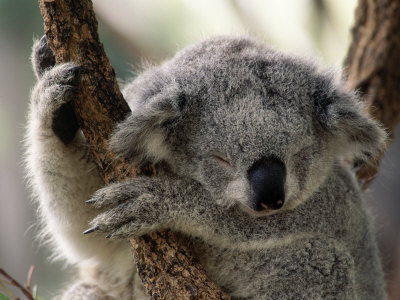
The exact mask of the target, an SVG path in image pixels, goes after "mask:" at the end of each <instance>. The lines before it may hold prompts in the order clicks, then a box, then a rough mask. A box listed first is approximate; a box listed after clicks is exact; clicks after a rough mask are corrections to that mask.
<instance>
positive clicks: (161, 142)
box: [110, 88, 186, 164]
mask: <svg viewBox="0 0 400 300" xmlns="http://www.w3.org/2000/svg"><path fill="white" fill-rule="evenodd" d="M185 101H186V100H185V96H184V95H183V94H179V93H178V92H176V91H174V90H172V88H171V89H169V90H168V89H167V90H164V91H163V92H160V93H159V94H156V95H153V96H152V97H151V98H149V99H146V100H145V101H144V102H142V104H139V105H136V106H135V107H134V110H133V111H132V112H131V114H130V115H128V117H127V118H126V119H125V120H124V121H123V122H121V123H119V124H118V125H117V127H116V129H115V130H114V133H113V135H112V137H111V139H110V147H111V149H112V150H113V151H115V152H116V153H117V154H118V155H120V156H122V157H125V158H128V159H129V160H131V161H133V163H135V164H140V163H143V162H144V161H150V162H153V163H156V162H158V161H161V160H164V159H165V158H166V157H168V155H169V153H170V149H169V148H168V145H167V144H166V142H165V140H166V137H167V136H168V133H169V131H170V130H173V127H174V126H175V125H176V122H178V120H179V117H180V115H181V111H182V109H183V106H184V105H185Z"/></svg>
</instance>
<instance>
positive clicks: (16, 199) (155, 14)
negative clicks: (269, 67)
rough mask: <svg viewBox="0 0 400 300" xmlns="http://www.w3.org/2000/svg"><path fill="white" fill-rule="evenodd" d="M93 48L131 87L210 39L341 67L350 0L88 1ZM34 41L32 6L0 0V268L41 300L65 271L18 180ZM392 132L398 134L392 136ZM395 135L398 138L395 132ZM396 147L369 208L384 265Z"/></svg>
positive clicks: (391, 227)
mask: <svg viewBox="0 0 400 300" xmlns="http://www.w3.org/2000/svg"><path fill="white" fill-rule="evenodd" d="M94 6H95V11H96V13H97V16H98V19H99V29H100V36H101V40H102V41H103V43H104V46H105V48H106V52H107V54H108V55H109V57H110V60H111V63H112V65H113V66H114V68H115V70H116V73H117V76H118V77H119V78H122V79H124V80H129V79H132V78H133V77H134V76H135V74H136V73H137V72H138V71H139V70H140V65H141V64H142V63H143V62H145V61H149V62H155V63H156V62H159V61H161V60H163V59H165V58H168V57H170V56H172V55H173V53H174V52H176V50H178V49H180V48H182V47H183V46H185V45H187V44H189V43H192V42H195V41H198V40H200V39H202V38H204V37H208V36H210V35H215V34H249V35H253V36H255V37H257V38H259V39H261V40H264V41H265V42H266V43H267V44H270V45H273V46H274V47H276V48H278V49H281V50H284V51H288V52H292V53H297V54H300V55H305V56H308V57H318V58H319V60H320V62H321V64H323V65H325V66H334V67H337V68H340V66H341V64H342V62H343V59H344V56H345V55H346V52H347V48H348V46H349V43H350V28H351V24H352V20H353V15H354V9H355V7H356V0H282V1H272V0H202V1H195V0H168V1H165V0H114V1H109V0H94ZM42 35H43V27H42V18H41V15H40V11H39V8H38V4H37V2H36V1H26V0H0V267H1V268H4V269H5V270H7V271H8V272H9V273H10V274H11V275H12V276H14V277H15V278H17V279H18V280H20V281H21V282H25V281H26V273H27V271H28V269H29V266H30V265H32V264H33V265H35V266H36V271H35V274H34V277H33V282H34V283H36V284H38V286H39V295H40V296H42V297H43V298H44V299H49V298H51V297H52V296H54V295H55V294H56V293H57V292H58V291H59V290H60V288H61V287H62V286H63V285H65V281H66V280H68V277H69V276H70V273H71V270H70V269H69V268H65V267H63V264H62V263H60V262H56V263H54V262H53V263H52V262H51V257H50V251H49V250H48V249H47V248H46V246H42V247H39V246H40V245H39V242H37V241H35V238H34V236H35V233H36V232H37V230H36V228H37V220H36V219H35V210H36V207H35V205H34V204H32V201H31V199H30V192H29V188H27V186H26V182H25V180H24V168H23V145H22V140H23V136H24V126H25V118H26V113H27V107H28V100H29V91H30V89H31V88H32V86H33V85H34V81H35V79H34V75H33V72H32V70H31V64H30V60H29V57H30V51H31V46H32V42H33V40H34V39H37V38H40V37H41V36H42ZM398 129H399V128H398ZM397 131H399V130H397ZM399 156H400V143H399V139H398V138H397V139H395V142H394V144H393V145H392V146H391V148H390V149H389V151H388V153H387V155H386V156H385V159H384V161H383V162H382V165H381V168H380V173H379V176H378V178H377V179H376V180H375V181H374V183H373V185H372V187H371V189H370V192H369V193H368V195H369V199H370V201H371V203H372V204H373V205H372V207H373V210H374V214H375V215H376V216H377V223H378V227H379V230H380V233H379V236H380V239H381V240H382V241H383V242H382V244H385V245H387V246H386V247H385V249H389V250H385V252H384V255H385V260H386V261H389V260H390V259H391V258H392V257H393V249H392V248H391V247H394V245H395V242H394V241H397V238H398V236H399V233H398V231H399V230H398V228H400V224H399V219H400V218H399V215H400V213H399V212H400V207H399V206H400V205H399V202H400V201H398V200H399V199H398V198H399V196H398V195H399V192H400V187H399V183H400V181H399V178H400V171H399V170H400V162H399Z"/></svg>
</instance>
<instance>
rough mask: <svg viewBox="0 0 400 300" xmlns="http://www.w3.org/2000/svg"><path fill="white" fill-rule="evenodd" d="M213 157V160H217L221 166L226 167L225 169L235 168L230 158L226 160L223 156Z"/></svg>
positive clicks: (216, 155)
mask: <svg viewBox="0 0 400 300" xmlns="http://www.w3.org/2000/svg"><path fill="white" fill-rule="evenodd" d="M211 157H212V158H213V159H215V160H216V161H217V162H218V163H219V164H221V165H222V166H224V167H225V168H229V169H232V168H233V166H232V164H231V162H230V160H229V159H228V158H226V157H225V156H223V155H221V154H212V155H211Z"/></svg>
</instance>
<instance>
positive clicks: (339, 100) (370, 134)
mask: <svg viewBox="0 0 400 300" xmlns="http://www.w3.org/2000/svg"><path fill="white" fill-rule="evenodd" d="M335 81H336V80H335V78H334V76H332V75H328V76H321V77H320V78H319V81H318V82H317V85H316V89H315V91H314V92H313V98H314V103H315V111H316V114H317V118H318V119H319V121H320V123H321V125H322V126H323V127H324V128H325V129H326V130H327V131H328V132H330V133H332V134H334V135H335V136H336V137H337V139H336V143H337V145H338V146H339V151H341V152H342V153H343V154H349V155H351V156H353V158H355V159H357V160H361V161H366V160H368V159H369V158H370V157H374V156H377V155H378V154H379V153H380V152H381V151H382V150H383V149H384V147H385V142H386V139H387V134H386V132H385V130H384V129H383V128H382V126H381V125H380V124H379V123H378V122H377V121H375V120H373V119H372V118H371V117H370V116H368V115H367V112H366V111H367V110H366V108H365V107H364V105H363V103H362V102H360V100H359V98H358V95H357V94H356V93H355V92H346V91H344V87H343V84H342V83H341V82H339V83H338V82H335Z"/></svg>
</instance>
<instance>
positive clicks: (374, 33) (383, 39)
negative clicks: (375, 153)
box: [344, 0, 400, 187]
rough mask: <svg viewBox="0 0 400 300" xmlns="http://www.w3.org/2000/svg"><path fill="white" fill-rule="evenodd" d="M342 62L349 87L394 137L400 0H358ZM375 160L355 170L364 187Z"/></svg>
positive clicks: (399, 111)
mask: <svg viewBox="0 0 400 300" xmlns="http://www.w3.org/2000/svg"><path fill="white" fill-rule="evenodd" d="M344 66H345V70H346V72H347V84H348V87H349V88H350V89H356V90H358V91H359V92H360V93H361V95H362V96H363V98H362V99H363V101H366V103H367V105H368V107H369V112H370V113H371V115H372V116H373V117H374V118H375V119H376V120H379V121H380V122H382V124H383V125H384V126H385V127H386V128H387V131H388V134H389V139H390V140H391V139H393V132H394V128H395V125H396V124H397V122H398V121H399V118H400V1H399V0H360V1H359V4H358V7H357V9H356V13H355V23H354V27H353V30H352V43H351V46H350V49H349V52H348V54H347V58H346V60H345V62H344ZM382 155H383V153H382ZM378 162H379V160H376V159H375V160H371V161H370V162H369V163H368V164H365V165H364V166H363V167H361V168H360V169H359V170H358V172H357V176H358V178H359V179H360V181H361V182H362V183H363V184H364V187H366V186H367V185H368V183H369V182H370V181H371V180H372V179H373V178H374V176H375V174H376V173H377V171H378Z"/></svg>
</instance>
